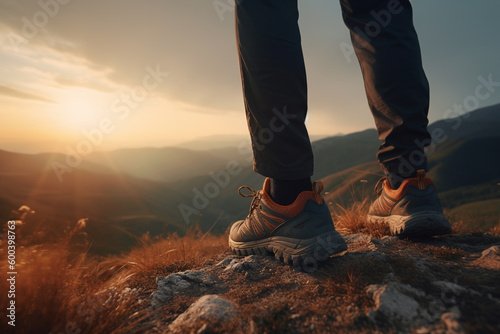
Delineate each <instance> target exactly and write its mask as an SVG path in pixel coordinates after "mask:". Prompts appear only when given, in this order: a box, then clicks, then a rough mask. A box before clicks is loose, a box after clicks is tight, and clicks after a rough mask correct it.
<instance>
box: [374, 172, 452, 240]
mask: <svg viewBox="0 0 500 334" xmlns="http://www.w3.org/2000/svg"><path fill="white" fill-rule="evenodd" d="M379 185H381V186H379ZM375 193H376V194H377V195H379V197H378V198H377V199H376V200H375V201H374V202H373V204H372V205H371V207H370V210H369V211H368V217H367V218H368V222H370V223H382V224H387V225H389V227H390V230H391V234H392V235H398V236H402V237H428V236H435V235H442V234H448V233H451V225H450V223H449V222H448V220H447V219H446V218H445V216H444V215H443V208H442V207H441V202H440V201H439V197H438V194H437V190H436V186H435V185H434V182H432V180H431V179H429V178H428V177H425V171H424V170H423V169H422V170H418V171H417V177H414V178H409V179H406V180H404V181H403V182H402V183H401V185H400V186H399V188H398V189H392V188H391V186H390V184H389V181H388V180H387V179H386V178H382V179H380V180H379V182H378V183H377V185H376V186H375Z"/></svg>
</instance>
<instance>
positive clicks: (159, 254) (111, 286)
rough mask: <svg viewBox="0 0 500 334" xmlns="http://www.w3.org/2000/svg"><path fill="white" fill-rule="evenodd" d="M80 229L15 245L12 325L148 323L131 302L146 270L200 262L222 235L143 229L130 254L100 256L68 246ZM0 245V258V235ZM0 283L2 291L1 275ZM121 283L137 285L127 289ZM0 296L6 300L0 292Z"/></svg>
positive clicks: (128, 328)
mask: <svg viewBox="0 0 500 334" xmlns="http://www.w3.org/2000/svg"><path fill="white" fill-rule="evenodd" d="M80 229H81V226H78V227H75V228H74V229H73V231H71V232H70V233H69V234H68V235H67V236H66V237H65V238H64V239H61V240H59V242H57V243H52V244H44V245H35V246H29V245H25V246H21V245H18V246H17V250H16V270H17V272H18V275H17V278H16V299H15V302H16V315H17V317H16V325H17V326H16V329H17V332H18V333H49V332H52V333H60V332H64V333H65V332H68V331H69V332H80V333H119V332H121V333H123V332H134V331H137V330H139V329H141V328H142V329H144V328H148V326H151V324H150V323H148V321H147V317H148V315H147V314H146V311H145V310H143V309H144V308H145V307H146V305H142V307H138V304H137V300H138V299H140V298H147V296H148V294H150V293H151V291H152V289H153V288H154V285H155V281H154V279H152V278H154V277H156V275H167V274H169V273H172V272H177V271H179V270H186V269H192V268H196V267H199V266H201V265H203V264H204V263H205V261H207V260H208V259H210V258H213V257H215V256H216V255H218V254H220V253H222V252H224V251H225V250H226V249H227V237H226V236H211V235H206V236H201V235H200V233H199V232H198V231H196V230H193V231H191V233H189V234H188V235H187V236H185V237H182V238H181V237H179V236H177V235H172V236H170V237H168V238H166V239H163V240H157V239H151V238H149V237H148V236H145V237H144V238H142V239H141V240H140V242H141V245H140V246H139V247H137V248H136V249H134V250H132V251H131V252H130V253H129V254H127V255H123V256H114V257H110V258H106V259H104V260H102V259H101V260H99V259H96V258H88V257H87V254H86V252H83V253H81V254H79V255H78V256H75V255H74V254H71V252H70V246H69V245H70V243H69V241H70V240H71V238H73V237H74V236H75V235H77V234H79V233H81V231H80ZM200 239H203V242H199V241H200ZM0 252H1V253H2V258H4V259H6V258H7V255H6V244H5V243H4V241H2V244H0ZM7 269H8V268H7V261H2V263H1V264H0V270H1V271H2V272H4V273H5V272H7V271H9V270H7ZM0 288H1V289H2V291H8V289H7V285H6V280H2V282H1V283H0ZM125 288H139V289H138V290H136V291H132V292H131V293H130V291H128V292H127V290H125V291H124V289H125ZM0 302H1V305H2V307H3V306H4V305H5V306H6V305H7V303H8V300H7V294H6V293H5V294H4V293H2V294H1V297H0ZM141 309H142V310H141ZM3 325H5V322H4V323H3ZM0 331H2V332H4V331H3V330H2V329H0Z"/></svg>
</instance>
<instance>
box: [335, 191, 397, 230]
mask: <svg viewBox="0 0 500 334" xmlns="http://www.w3.org/2000/svg"><path fill="white" fill-rule="evenodd" d="M369 208H370V200H369V199H368V198H365V199H364V200H362V201H360V202H354V203H353V204H352V205H351V206H349V207H344V206H342V205H340V204H336V205H335V208H334V212H333V214H332V218H333V221H334V222H335V228H336V229H337V230H338V231H339V232H340V233H342V234H352V233H363V234H367V235H370V236H372V237H374V238H381V237H383V236H384V235H389V226H387V225H383V224H369V223H368V222H367V221H366V215H367V213H368V209H369Z"/></svg>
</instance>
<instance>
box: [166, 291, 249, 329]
mask: <svg viewBox="0 0 500 334" xmlns="http://www.w3.org/2000/svg"><path fill="white" fill-rule="evenodd" d="M238 314H239V311H238V309H237V307H236V305H234V304H233V303H232V302H231V301H229V300H227V299H224V298H221V297H219V296H217V295H206V296H203V297H201V298H199V299H198V300H197V301H195V302H194V303H193V304H191V306H189V308H188V309H187V310H186V312H184V313H182V314H181V315H179V316H178V317H177V319H175V320H174V321H173V322H172V323H171V324H170V326H169V328H168V329H169V331H170V332H174V333H176V332H185V330H184V329H185V328H186V327H188V326H189V327H191V326H193V324H197V325H201V322H204V324H203V325H201V327H200V328H199V330H198V333H204V332H211V330H213V329H214V327H216V326H218V325H220V324H221V323H222V322H226V321H229V320H231V319H233V318H234V317H235V316H237V315H238Z"/></svg>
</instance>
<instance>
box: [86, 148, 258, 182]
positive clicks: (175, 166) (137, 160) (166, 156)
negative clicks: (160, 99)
mask: <svg viewBox="0 0 500 334" xmlns="http://www.w3.org/2000/svg"><path fill="white" fill-rule="evenodd" d="M234 151H235V150H234V149H232V150H227V151H225V152H226V153H229V152H234ZM219 154H220V152H219ZM234 155H235V154H234V153H233V156H234ZM244 158H246V157H243V156H241V157H240V161H243V160H244ZM86 160H87V161H90V162H92V163H95V164H100V165H102V166H103V167H105V168H107V169H110V170H113V171H115V172H118V173H126V174H130V175H132V176H135V177H140V178H146V179H150V180H156V181H164V182H173V181H179V180H182V179H186V178H192V177H194V176H197V175H203V174H206V173H208V172H209V171H211V170H214V171H215V170H219V169H223V168H225V167H226V163H227V160H226V159H222V158H221V157H220V156H218V155H216V154H211V153H210V152H204V151H193V150H188V149H183V148H178V147H164V148H136V149H120V150H116V151H111V152H96V153H93V154H91V155H90V156H88V157H87V158H86ZM247 164H248V163H247Z"/></svg>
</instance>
